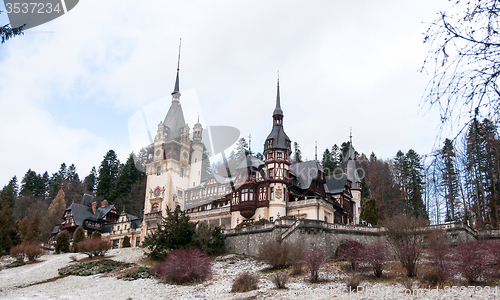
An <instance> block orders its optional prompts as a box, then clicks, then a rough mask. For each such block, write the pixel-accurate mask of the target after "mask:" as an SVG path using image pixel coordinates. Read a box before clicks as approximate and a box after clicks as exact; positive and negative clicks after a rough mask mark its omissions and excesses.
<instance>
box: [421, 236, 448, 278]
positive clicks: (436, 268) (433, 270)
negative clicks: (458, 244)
mask: <svg viewBox="0 0 500 300" xmlns="http://www.w3.org/2000/svg"><path fill="white" fill-rule="evenodd" d="M432 235H433V236H431V238H430V239H429V240H430V243H429V247H428V249H427V250H428V251H427V252H428V258H429V263H428V265H427V268H426V270H425V271H424V274H423V275H422V282H423V283H428V284H430V285H432V286H436V285H439V284H442V283H444V282H445V281H446V280H448V279H449V278H451V276H452V275H453V267H452V262H451V256H452V252H451V249H450V246H449V244H448V240H447V239H446V237H445V235H444V233H443V232H441V231H436V232H434V233H433V234H432Z"/></svg>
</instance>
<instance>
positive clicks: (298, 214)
mask: <svg viewBox="0 0 500 300" xmlns="http://www.w3.org/2000/svg"><path fill="white" fill-rule="evenodd" d="M297 219H299V220H300V209H299V210H298V213H297Z"/></svg>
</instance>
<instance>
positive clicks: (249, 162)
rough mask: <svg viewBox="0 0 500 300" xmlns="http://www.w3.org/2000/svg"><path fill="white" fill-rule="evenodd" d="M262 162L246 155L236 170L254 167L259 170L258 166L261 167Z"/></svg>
mask: <svg viewBox="0 0 500 300" xmlns="http://www.w3.org/2000/svg"><path fill="white" fill-rule="evenodd" d="M263 164H264V162H263V161H262V160H260V159H258V158H257V157H254V156H252V155H250V154H249V155H247V156H246V157H245V159H244V160H242V161H241V162H240V163H239V164H238V165H237V166H236V170H238V169H243V168H248V167H254V168H256V169H258V168H259V166H261V165H263Z"/></svg>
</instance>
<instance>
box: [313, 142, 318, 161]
mask: <svg viewBox="0 0 500 300" xmlns="http://www.w3.org/2000/svg"><path fill="white" fill-rule="evenodd" d="M314 160H315V161H318V141H315V144H314Z"/></svg>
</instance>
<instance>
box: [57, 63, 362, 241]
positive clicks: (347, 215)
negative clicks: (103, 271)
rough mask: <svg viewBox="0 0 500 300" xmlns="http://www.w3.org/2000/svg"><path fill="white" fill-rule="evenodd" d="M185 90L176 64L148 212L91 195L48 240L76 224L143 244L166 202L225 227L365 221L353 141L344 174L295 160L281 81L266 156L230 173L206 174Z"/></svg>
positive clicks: (157, 142)
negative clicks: (281, 221)
mask: <svg viewBox="0 0 500 300" xmlns="http://www.w3.org/2000/svg"><path fill="white" fill-rule="evenodd" d="M180 97H181V93H180V92H179V68H177V75H176V79H175V85H174V91H173V92H172V102H171V105H170V108H169V110H168V112H167V115H166V116H165V119H164V120H163V121H162V122H160V123H159V124H158V130H157V133H156V136H155V138H154V142H153V143H152V144H150V145H149V146H147V147H146V151H147V157H146V175H147V183H146V195H145V198H144V215H143V218H142V219H141V218H139V217H136V216H132V215H129V214H126V213H125V212H122V213H121V214H118V211H117V209H116V207H115V206H114V205H108V203H107V201H106V200H104V201H103V202H102V203H101V207H97V203H96V202H95V201H94V199H93V197H92V196H90V195H84V197H83V199H82V202H81V203H73V204H72V205H71V206H70V207H68V208H67V209H66V211H65V214H64V216H63V220H64V221H63V223H62V224H60V225H58V226H56V227H55V228H54V230H53V232H52V235H51V239H50V242H49V243H51V242H53V241H54V238H55V236H56V235H57V233H58V232H60V231H61V230H63V229H66V230H68V231H69V232H70V236H71V238H72V236H73V233H74V231H75V230H76V228H77V227H78V226H82V227H83V228H84V229H85V230H86V235H87V236H90V235H91V234H92V232H93V231H100V232H101V233H102V235H103V237H106V238H109V239H110V240H111V241H112V242H113V248H119V247H121V246H122V243H123V239H124V238H125V236H127V237H129V240H130V241H131V245H132V246H139V245H140V244H141V242H142V241H144V238H145V237H146V236H147V235H148V234H150V233H152V232H154V231H155V230H157V228H158V225H159V224H161V222H162V217H165V216H166V215H167V208H169V209H174V208H175V207H176V206H177V205H179V206H180V207H181V209H183V210H185V211H186V212H187V213H188V215H189V216H190V218H191V220H192V221H194V222H204V223H206V224H207V225H209V226H210V227H215V226H220V227H222V228H226V229H230V228H235V227H236V226H238V225H240V224H241V225H251V224H252V223H254V222H257V221H259V220H266V221H270V222H273V221H276V220H279V219H282V218H294V219H296V218H299V219H308V220H318V221H324V222H327V223H335V224H359V215H360V211H361V207H360V204H361V180H360V179H359V177H358V174H357V171H356V158H355V154H354V149H353V148H352V141H351V143H350V148H349V155H348V161H347V168H346V172H345V173H343V174H334V175H329V174H325V172H324V171H323V169H322V167H321V164H320V163H319V162H318V161H317V160H311V161H306V162H299V163H293V162H292V159H291V155H292V150H291V145H292V141H291V140H290V138H289V137H288V135H287V134H286V133H285V129H284V124H283V118H284V113H283V110H282V108H281V99H280V90H279V81H278V85H277V95H276V104H275V109H274V111H273V114H272V128H271V132H270V133H269V135H268V136H267V138H266V141H265V143H264V152H263V156H264V161H262V160H260V159H258V158H257V157H254V156H252V155H247V156H246V157H244V158H243V159H242V161H240V162H239V164H238V165H237V166H236V167H235V168H234V169H233V170H229V169H227V174H226V176H221V175H218V174H213V175H211V176H209V177H208V178H206V179H204V180H202V165H203V164H202V160H203V151H204V148H205V146H204V140H203V139H204V134H203V128H202V125H201V124H200V123H199V121H198V122H197V123H196V124H194V126H193V130H192V132H191V131H190V128H189V126H188V125H187V124H186V122H185V120H184V114H183V112H182V106H181V102H180ZM206 136H207V135H205V138H206ZM205 142H206V141H205ZM242 223H243V224H242ZM245 223H247V224H245Z"/></svg>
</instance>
